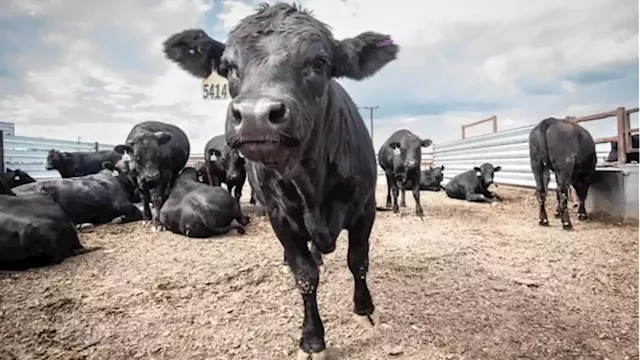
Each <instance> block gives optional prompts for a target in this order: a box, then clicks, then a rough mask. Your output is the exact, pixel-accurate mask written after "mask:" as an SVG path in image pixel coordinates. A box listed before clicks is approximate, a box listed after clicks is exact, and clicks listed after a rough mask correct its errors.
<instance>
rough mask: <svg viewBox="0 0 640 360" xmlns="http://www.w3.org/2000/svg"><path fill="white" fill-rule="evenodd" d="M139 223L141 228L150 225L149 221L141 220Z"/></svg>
mask: <svg viewBox="0 0 640 360" xmlns="http://www.w3.org/2000/svg"><path fill="white" fill-rule="evenodd" d="M140 223H141V224H142V226H147V225H150V224H151V220H142V221H141V222H140Z"/></svg>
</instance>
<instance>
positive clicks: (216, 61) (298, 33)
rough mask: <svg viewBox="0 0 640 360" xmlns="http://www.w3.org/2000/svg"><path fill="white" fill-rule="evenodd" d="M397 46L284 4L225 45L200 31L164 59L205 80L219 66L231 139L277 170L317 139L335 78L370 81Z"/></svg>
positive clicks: (171, 42) (175, 42)
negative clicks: (337, 28) (337, 31)
mask: <svg viewBox="0 0 640 360" xmlns="http://www.w3.org/2000/svg"><path fill="white" fill-rule="evenodd" d="M398 50H399V47H398V46H397V45H395V44H394V43H393V41H392V40H391V38H390V37H389V36H388V35H383V34H379V33H375V32H364V33H361V34H360V35H357V36H356V37H354V38H348V39H344V40H336V39H334V37H333V35H332V33H331V31H330V30H329V28H328V27H327V26H326V25H325V24H324V23H322V22H320V21H319V20H317V19H315V18H314V17H313V16H311V14H310V13H309V12H307V11H305V10H303V9H301V8H300V7H298V6H296V5H289V4H285V3H276V4H274V5H272V6H268V5H261V6H260V8H259V10H258V12H257V13H256V14H253V15H250V16H247V17H245V18H244V19H242V20H241V21H240V23H239V24H238V25H237V26H236V27H235V28H234V29H233V30H232V31H231V32H230V33H229V36H228V40H227V43H226V46H225V44H222V43H220V42H218V41H215V40H213V39H211V38H209V37H208V36H207V35H206V34H205V33H204V32H203V31H202V30H185V31H183V32H180V33H178V34H174V35H173V36H171V37H170V38H169V39H167V40H166V41H165V43H164V52H165V55H166V56H167V58H168V59H170V60H171V61H174V62H176V63H178V64H179V65H180V67H181V68H183V69H184V70H185V71H187V72H189V73H190V74H192V75H194V76H196V77H199V78H206V77H207V76H209V75H210V74H211V72H212V71H217V72H218V74H220V75H221V76H223V77H225V78H226V79H227V80H228V81H229V94H230V95H231V96H232V97H233V100H232V101H231V103H230V104H229V108H228V111H227V121H226V131H225V133H226V139H227V142H228V144H229V145H230V146H231V147H233V148H237V149H239V150H240V151H241V152H242V154H244V155H245V156H246V157H247V159H249V160H252V161H256V162H260V163H263V164H265V165H266V166H273V167H278V168H281V167H284V166H285V165H286V164H287V163H288V162H290V161H292V159H296V158H298V157H299V156H300V154H301V152H302V151H303V150H304V147H305V146H306V145H307V144H310V141H309V139H312V141H313V142H315V141H316V140H315V139H316V138H317V136H318V135H317V134H318V131H320V129H322V126H323V123H322V121H323V119H324V118H325V113H326V112H327V105H328V104H329V92H330V86H331V85H330V84H331V81H332V79H334V78H340V77H347V78H351V79H354V80H362V79H364V78H367V77H369V76H371V75H373V74H375V73H376V72H377V71H378V70H379V69H381V68H382V67H383V66H385V65H386V64H387V63H389V62H390V61H392V60H394V59H395V58H396V55H397V53H398ZM311 145H312V144H310V146H311Z"/></svg>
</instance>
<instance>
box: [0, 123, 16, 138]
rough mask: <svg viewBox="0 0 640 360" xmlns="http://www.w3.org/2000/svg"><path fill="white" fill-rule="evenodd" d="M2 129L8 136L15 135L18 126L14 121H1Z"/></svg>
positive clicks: (0, 127) (0, 129) (0, 126)
mask: <svg viewBox="0 0 640 360" xmlns="http://www.w3.org/2000/svg"><path fill="white" fill-rule="evenodd" d="M0 131H2V133H3V134H5V135H6V136H10V135H15V134H16V128H15V125H14V124H13V123H10V122H4V121H0Z"/></svg>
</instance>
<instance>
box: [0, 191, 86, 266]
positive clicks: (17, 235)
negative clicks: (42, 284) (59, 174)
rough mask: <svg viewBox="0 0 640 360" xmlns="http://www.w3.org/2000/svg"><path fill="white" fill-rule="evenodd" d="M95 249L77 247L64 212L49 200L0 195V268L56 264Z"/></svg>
mask: <svg viewBox="0 0 640 360" xmlns="http://www.w3.org/2000/svg"><path fill="white" fill-rule="evenodd" d="M1 183H2V181H1V180H0V188H2V186H1ZM1 192H2V191H1V190H0V193H1ZM97 249H98V248H97V247H96V248H93V249H87V248H85V247H83V246H82V244H80V241H79V239H78V233H77V232H76V229H75V227H74V226H73V224H72V223H71V222H70V221H69V219H68V218H67V216H66V214H65V212H64V211H63V210H62V209H61V208H60V206H58V205H57V204H56V203H55V202H53V201H51V200H50V199H49V198H47V197H45V196H42V195H40V194H34V195H28V196H15V195H0V269H2V270H26V269H28V268H33V267H40V266H46V265H52V264H57V263H60V262H61V261H63V260H64V259H65V258H67V257H70V256H75V255H79V254H83V253H86V252H88V251H92V250H97Z"/></svg>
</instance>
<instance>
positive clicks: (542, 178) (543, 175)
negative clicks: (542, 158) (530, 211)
mask: <svg viewBox="0 0 640 360" xmlns="http://www.w3.org/2000/svg"><path fill="white" fill-rule="evenodd" d="M531 169H532V170H533V177H534V179H535V181H536V197H537V198H538V207H539V210H538V217H539V221H538V224H539V225H541V226H549V218H548V217H547V205H546V201H547V189H548V185H549V169H547V168H546V167H545V166H544V165H543V164H542V163H541V162H540V163H532V164H531Z"/></svg>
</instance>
